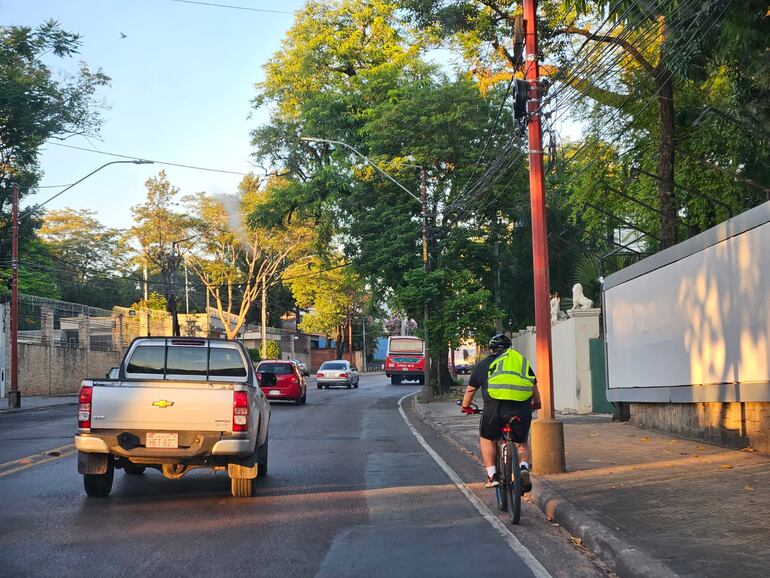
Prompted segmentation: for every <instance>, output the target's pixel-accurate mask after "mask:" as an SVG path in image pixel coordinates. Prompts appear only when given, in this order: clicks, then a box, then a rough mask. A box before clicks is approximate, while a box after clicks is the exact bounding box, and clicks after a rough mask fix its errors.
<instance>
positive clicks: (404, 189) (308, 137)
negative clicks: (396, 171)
mask: <svg viewBox="0 0 770 578" xmlns="http://www.w3.org/2000/svg"><path fill="white" fill-rule="evenodd" d="M299 140H303V141H306V142H325V143H328V144H336V145H340V146H343V147H345V148H346V149H348V150H351V151H353V152H354V153H356V154H357V155H358V156H359V157H361V158H362V159H364V160H365V161H366V162H367V163H368V164H370V165H371V166H373V167H374V168H375V169H376V170H377V171H378V172H379V173H380V174H381V175H382V176H384V177H385V178H386V179H388V180H389V181H391V182H392V183H393V184H395V185H396V186H397V187H399V188H400V189H401V190H402V191H404V192H405V193H406V194H407V195H409V196H410V197H412V198H413V199H414V200H415V201H418V202H419V201H420V197H418V196H417V195H415V194H414V193H413V192H412V191H410V190H409V189H407V188H406V187H405V186H404V185H402V184H401V183H399V182H398V181H397V180H396V179H394V178H393V177H391V176H390V175H389V174H388V173H386V172H385V171H383V170H382V169H381V168H380V167H378V166H377V164H375V163H374V162H373V161H372V160H371V159H370V158H369V157H367V156H366V155H365V154H363V153H362V152H360V151H359V150H358V149H356V148H354V147H352V146H350V145H349V144H347V143H344V142H342V141H339V140H328V139H325V138H315V137H312V136H303V137H300V139H299Z"/></svg>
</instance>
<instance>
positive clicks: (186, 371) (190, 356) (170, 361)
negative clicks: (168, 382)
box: [166, 347, 206, 376]
mask: <svg viewBox="0 0 770 578" xmlns="http://www.w3.org/2000/svg"><path fill="white" fill-rule="evenodd" d="M166 373H169V374H172V375H203V376H205V375H206V349H205V348H203V347H169V348H168V357H167V358H166Z"/></svg>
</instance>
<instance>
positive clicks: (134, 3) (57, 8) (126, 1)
mask: <svg viewBox="0 0 770 578" xmlns="http://www.w3.org/2000/svg"><path fill="white" fill-rule="evenodd" d="M214 1H216V0H212V2H214ZM219 3H221V4H229V5H237V6H247V7H251V8H258V9H264V10H275V11H281V12H286V13H270V12H255V11H246V10H236V9H229V8H222V7H213V6H205V5H199V4H194V3H187V2H178V1H173V0H0V23H2V25H6V26H7V25H26V26H33V27H34V26H37V25H39V24H41V23H42V22H44V21H46V20H48V19H51V18H53V19H55V20H57V21H58V22H59V23H60V24H61V26H62V28H63V29H64V30H67V31H69V32H74V33H77V34H80V35H81V40H82V46H81V49H80V54H79V55H77V56H76V57H75V58H73V59H59V58H53V57H47V58H46V59H45V62H46V64H48V65H49V66H51V67H52V69H54V70H57V71H72V70H74V69H75V68H76V67H77V65H78V62H79V61H81V60H82V61H84V62H86V63H87V64H88V65H89V67H90V68H92V69H96V68H101V69H102V70H103V72H104V73H106V74H107V75H108V76H110V77H111V78H112V81H111V83H110V86H108V87H104V88H102V89H101V90H100V92H99V98H100V100H103V102H104V105H105V106H106V109H105V110H103V111H102V119H103V124H102V127H101V131H100V134H99V136H98V137H97V138H88V139H86V138H83V137H73V138H70V139H67V140H66V141H63V142H64V144H67V145H72V146H76V147H82V148H86V149H92V150H93V149H96V150H100V151H106V152H109V153H116V154H121V155H127V156H130V157H138V158H142V159H153V160H159V161H167V162H172V163H177V164H184V165H194V166H200V167H207V168H212V169H219V170H226V171H233V172H236V173H248V172H250V171H252V170H254V166H253V164H252V163H251V159H250V155H251V152H252V147H251V145H250V142H249V141H250V137H249V132H250V131H251V130H252V129H254V128H255V127H256V126H258V125H259V124H260V123H261V122H265V121H266V120H267V116H266V114H265V113H264V112H260V113H257V114H255V115H253V116H252V118H249V117H250V116H251V115H252V113H253V112H254V111H253V110H252V108H251V103H250V101H251V99H252V98H253V97H254V95H255V88H254V84H255V83H256V82H259V81H260V80H261V79H262V78H263V70H262V65H263V64H264V63H265V62H267V60H268V59H269V58H270V57H271V56H272V55H273V53H275V52H276V51H277V50H279V49H280V43H281V40H282V38H283V36H284V35H285V33H286V31H287V30H288V29H289V27H290V26H291V25H292V23H293V13H294V11H296V10H297V9H299V8H300V7H301V6H302V5H303V3H304V2H303V1H302V0H282V1H281V2H277V1H275V0H233V1H232V2H231V1H229V0H224V1H222V2H219ZM122 35H125V38H123V37H122ZM52 142H56V141H52ZM52 142H49V143H47V144H46V145H44V150H43V151H42V153H41V156H40V165H41V168H42V170H43V172H44V177H43V179H42V180H41V182H40V185H41V187H51V186H54V185H66V184H70V183H73V182H75V181H77V180H78V179H80V178H81V177H83V176H85V175H86V174H88V173H90V172H91V171H93V170H94V169H97V168H98V167H100V166H101V165H103V164H104V163H107V162H110V161H112V160H119V159H118V158H116V157H109V156H106V155H102V154H98V153H96V152H92V151H83V150H76V149H70V148H64V147H60V146H56V145H54V144H52ZM161 169H163V170H165V171H166V174H167V176H168V179H169V181H170V182H171V184H172V185H174V186H176V187H179V189H180V190H181V194H182V195H184V194H192V193H195V192H199V191H205V192H207V193H209V194H227V193H233V192H235V190H236V188H237V186H238V183H239V182H240V180H241V178H242V176H241V175H239V174H224V173H215V172H207V171H201V170H193V169H186V168H180V167H173V166H166V165H162V164H154V165H133V164H117V165H112V166H109V167H105V168H104V169H103V170H100V171H99V172H97V173H96V174H94V175H93V176H91V177H89V178H88V179H86V180H84V181H83V182H82V183H80V184H78V185H76V186H75V187H73V188H72V189H71V190H69V191H67V192H65V193H64V194H63V195H62V196H61V197H59V198H57V199H55V200H53V201H51V202H50V203H49V204H48V205H46V207H47V208H51V209H61V208H64V207H70V208H73V209H92V210H94V211H96V213H97V217H98V219H99V220H100V221H101V222H102V223H104V224H105V225H106V226H108V227H115V228H127V227H129V226H130V225H131V224H132V219H131V211H130V208H131V207H132V206H133V205H137V204H140V203H142V202H143V201H144V200H145V196H146V188H145V186H144V182H145V181H146V180H147V179H148V178H149V177H152V176H155V175H157V174H158V172H159V171H160V170H161ZM59 190H61V189H59V188H41V189H40V191H39V192H38V193H37V194H36V195H29V196H27V197H25V199H24V200H23V202H22V205H23V206H27V205H30V204H35V203H42V202H43V201H45V200H46V199H48V198H49V197H51V196H52V195H54V194H55V193H56V192H57V191H59Z"/></svg>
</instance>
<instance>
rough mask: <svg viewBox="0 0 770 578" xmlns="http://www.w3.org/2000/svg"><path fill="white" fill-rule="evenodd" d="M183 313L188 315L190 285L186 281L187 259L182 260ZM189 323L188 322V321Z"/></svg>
mask: <svg viewBox="0 0 770 578" xmlns="http://www.w3.org/2000/svg"><path fill="white" fill-rule="evenodd" d="M184 312H185V314H186V315H190V285H189V280H188V279H187V259H186V258H185V260H184ZM188 321H189V320H188Z"/></svg>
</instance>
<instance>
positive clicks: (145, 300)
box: [142, 263, 148, 305]
mask: <svg viewBox="0 0 770 578" xmlns="http://www.w3.org/2000/svg"><path fill="white" fill-rule="evenodd" d="M142 274H143V277H144V280H143V282H142V284H143V285H144V304H145V305H147V298H148V295H147V264H146V263H145V265H144V267H143V268H142Z"/></svg>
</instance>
